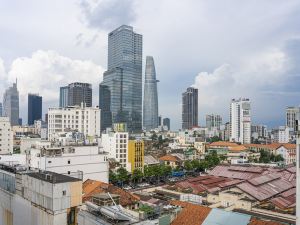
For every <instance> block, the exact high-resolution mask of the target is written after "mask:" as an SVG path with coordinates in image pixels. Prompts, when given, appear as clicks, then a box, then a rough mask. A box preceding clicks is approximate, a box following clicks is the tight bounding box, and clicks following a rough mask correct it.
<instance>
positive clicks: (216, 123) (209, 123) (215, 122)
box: [206, 114, 222, 130]
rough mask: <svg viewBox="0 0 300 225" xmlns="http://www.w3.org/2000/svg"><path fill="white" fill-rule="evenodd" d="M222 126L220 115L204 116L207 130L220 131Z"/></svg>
mask: <svg viewBox="0 0 300 225" xmlns="http://www.w3.org/2000/svg"><path fill="white" fill-rule="evenodd" d="M221 125H222V117H221V116H220V115H215V114H210V115H206V127H207V128H208V130H213V129H217V130H220V126H221Z"/></svg>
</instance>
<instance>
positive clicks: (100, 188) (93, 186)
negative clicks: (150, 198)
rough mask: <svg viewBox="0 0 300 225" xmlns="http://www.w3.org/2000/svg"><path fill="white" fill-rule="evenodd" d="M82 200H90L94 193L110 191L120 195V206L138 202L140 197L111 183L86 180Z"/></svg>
mask: <svg viewBox="0 0 300 225" xmlns="http://www.w3.org/2000/svg"><path fill="white" fill-rule="evenodd" d="M82 189H83V196H82V200H83V202H85V201H88V200H90V198H91V197H92V196H93V195H94V194H98V193H107V192H109V193H111V194H117V195H120V204H121V205H122V206H127V205H133V204H136V203H138V202H139V200H140V198H139V197H138V196H137V195H134V194H132V193H130V192H127V191H125V190H123V189H121V188H118V187H116V186H114V185H112V184H107V183H104V182H101V181H95V180H89V179H88V180H86V181H85V182H84V183H83V187H82Z"/></svg>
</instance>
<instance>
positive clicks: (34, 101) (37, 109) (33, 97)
mask: <svg viewBox="0 0 300 225" xmlns="http://www.w3.org/2000/svg"><path fill="white" fill-rule="evenodd" d="M41 119H42V96H39V95H38V94H28V121H27V122H28V125H33V124H34V121H35V120H41Z"/></svg>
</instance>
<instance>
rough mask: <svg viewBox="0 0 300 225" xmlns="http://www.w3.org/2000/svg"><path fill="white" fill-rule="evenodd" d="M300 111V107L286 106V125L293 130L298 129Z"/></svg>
mask: <svg viewBox="0 0 300 225" xmlns="http://www.w3.org/2000/svg"><path fill="white" fill-rule="evenodd" d="M299 113H300V107H287V108H286V126H287V127H288V128H290V129H292V130H293V131H296V119H297V114H299Z"/></svg>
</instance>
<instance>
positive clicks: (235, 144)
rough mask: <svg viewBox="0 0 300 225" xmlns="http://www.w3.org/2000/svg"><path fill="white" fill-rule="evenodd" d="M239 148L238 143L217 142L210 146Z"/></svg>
mask: <svg viewBox="0 0 300 225" xmlns="http://www.w3.org/2000/svg"><path fill="white" fill-rule="evenodd" d="M234 146H239V145H238V144H237V143H234V142H227V141H216V142H213V143H211V144H210V145H209V147H234Z"/></svg>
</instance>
